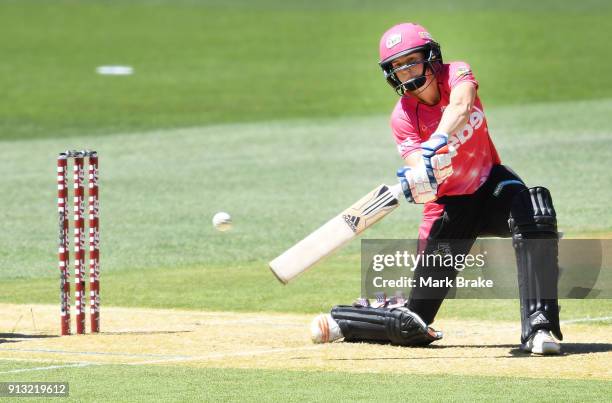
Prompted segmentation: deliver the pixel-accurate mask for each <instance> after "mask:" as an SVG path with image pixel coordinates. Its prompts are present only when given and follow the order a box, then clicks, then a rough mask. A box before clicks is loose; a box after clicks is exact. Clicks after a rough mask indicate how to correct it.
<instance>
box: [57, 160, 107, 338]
mask: <svg viewBox="0 0 612 403" xmlns="http://www.w3.org/2000/svg"><path fill="white" fill-rule="evenodd" d="M70 158H72V159H73V160H74V165H73V182H74V183H73V190H74V191H73V213H74V216H73V225H74V284H75V290H74V294H75V311H76V315H75V316H76V333H77V334H84V333H85V301H84V299H85V219H84V217H83V216H84V213H85V191H84V179H85V167H84V160H85V158H88V159H89V170H88V174H89V175H88V177H89V180H88V188H89V189H88V209H89V223H88V226H89V309H90V310H89V315H90V322H91V326H90V327H91V332H92V333H98V332H99V331H100V230H99V225H100V216H99V207H100V205H99V200H98V153H97V152H95V151H89V150H83V151H76V150H71V151H65V152H62V153H60V154H59V156H58V158H57V210H58V212H59V269H60V311H61V334H62V335H69V334H70V333H71V332H70V258H69V256H70V252H69V248H70V240H69V236H70V224H69V217H68V216H69V212H68V179H67V170H68V159H70Z"/></svg>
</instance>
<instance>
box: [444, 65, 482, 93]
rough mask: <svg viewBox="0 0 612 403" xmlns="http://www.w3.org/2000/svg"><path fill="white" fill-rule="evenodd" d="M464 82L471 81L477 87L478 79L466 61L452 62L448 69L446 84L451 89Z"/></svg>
mask: <svg viewBox="0 0 612 403" xmlns="http://www.w3.org/2000/svg"><path fill="white" fill-rule="evenodd" d="M464 82H470V83H473V84H474V85H475V86H476V89H478V81H476V78H474V73H472V68H471V67H470V65H469V64H467V63H466V62H452V63H451V64H450V66H449V70H448V86H449V87H450V89H451V90H452V89H453V88H455V87H456V86H457V85H459V84H461V83H464Z"/></svg>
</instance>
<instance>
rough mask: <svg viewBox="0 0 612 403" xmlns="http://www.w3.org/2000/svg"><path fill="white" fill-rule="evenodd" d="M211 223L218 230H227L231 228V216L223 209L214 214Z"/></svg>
mask: <svg viewBox="0 0 612 403" xmlns="http://www.w3.org/2000/svg"><path fill="white" fill-rule="evenodd" d="M212 223H213V225H214V226H215V228H216V229H217V230H219V231H229V230H230V229H232V217H231V216H230V215H229V214H227V213H226V212H224V211H221V212H219V213H217V214H215V216H214V217H213V219H212Z"/></svg>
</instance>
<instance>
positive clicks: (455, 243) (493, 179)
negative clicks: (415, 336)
mask: <svg viewBox="0 0 612 403" xmlns="http://www.w3.org/2000/svg"><path fill="white" fill-rule="evenodd" d="M526 188H527V187H526V186H525V184H524V182H523V181H522V180H521V178H520V177H519V176H518V175H517V174H516V173H514V171H512V170H511V169H510V168H508V167H506V166H504V165H494V166H493V168H492V169H491V172H490V174H489V177H488V179H487V180H486V181H485V182H484V183H483V184H482V186H481V187H480V188H479V189H478V190H477V191H476V192H475V193H473V194H470V195H461V196H443V197H441V198H439V199H438V200H436V203H438V204H440V205H442V206H444V210H443V213H442V215H441V216H440V217H439V218H438V219H436V220H435V221H434V223H433V225H432V227H431V230H430V231H429V236H428V237H427V239H422V240H420V241H421V246H422V247H421V249H423V250H424V251H425V252H426V253H432V252H433V251H437V250H440V248H441V247H442V246H441V244H442V243H443V245H444V246H443V248H444V249H445V250H446V251H447V252H450V253H452V254H467V253H469V251H470V249H471V247H472V245H473V244H474V241H475V240H476V238H477V237H479V236H497V237H503V238H507V237H510V236H511V232H510V228H509V226H508V219H509V218H510V207H511V204H512V199H513V198H514V196H515V195H516V194H517V193H518V192H520V191H522V190H524V189H526ZM449 241H450V242H449ZM448 248H450V251H448ZM456 275H457V271H456V270H454V269H453V268H433V269H432V268H431V267H428V268H424V267H422V266H418V267H417V268H416V270H415V272H414V278H415V279H416V280H417V283H419V277H433V278H434V279H437V280H443V279H454V278H455V277H456ZM448 290H449V288H444V287H436V288H433V287H416V288H413V289H412V290H411V293H410V298H409V303H408V308H409V309H410V310H412V311H413V312H416V313H417V314H418V315H419V316H420V317H421V318H422V319H423V320H424V321H425V323H427V324H430V323H432V322H433V320H434V318H435V316H436V314H437V312H438V310H439V309H440V306H441V305H442V301H443V300H444V298H445V297H446V295H447V293H448Z"/></svg>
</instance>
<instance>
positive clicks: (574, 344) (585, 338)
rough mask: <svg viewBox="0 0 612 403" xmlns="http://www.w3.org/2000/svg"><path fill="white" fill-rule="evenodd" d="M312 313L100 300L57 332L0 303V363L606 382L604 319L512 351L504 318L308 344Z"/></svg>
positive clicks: (52, 312) (611, 369) (51, 316)
mask: <svg viewBox="0 0 612 403" xmlns="http://www.w3.org/2000/svg"><path fill="white" fill-rule="evenodd" d="M312 317H313V315H301V314H299V315H298V314H273V313H235V312H201V311H182V310H168V309H140V308H112V307H105V308H104V310H103V314H102V317H101V328H102V330H103V331H102V333H100V334H95V335H90V334H88V335H78V336H77V335H73V336H64V337H59V336H58V334H59V313H58V307H57V306H55V305H11V304H0V328H1V329H2V333H1V334H0V360H3V361H40V362H42V363H53V364H54V365H65V366H71V365H75V366H89V365H104V364H120V365H185V366H192V367H217V368H221V367H223V368H261V369H289V370H316V371H347V372H389V373H394V374H397V373H406V374H417V373H418V374H456V375H489V374H491V373H492V372H494V373H495V374H496V375H497V376H520V377H532V378H552V377H554V378H567V379H603V380H610V379H612V365H610V364H612V334H611V332H610V326H609V325H601V324H599V325H594V324H592V323H586V322H582V323H568V324H565V325H563V332H564V336H565V342H564V344H563V348H564V354H563V355H561V356H554V357H538V356H530V355H528V354H525V353H522V352H521V351H520V350H519V349H518V337H519V333H520V325H519V323H518V321H517V322H516V323H514V322H486V321H466V320H461V321H459V320H450V319H449V320H445V319H441V320H439V321H437V322H436V324H435V325H436V326H435V327H436V329H441V330H443V331H444V339H443V340H441V341H440V342H437V343H435V345H433V346H431V347H429V348H406V347H395V346H388V345H375V344H361V343H342V342H339V343H332V344H326V345H314V344H312V343H311V342H310V339H309V334H308V325H309V323H310V320H311V319H312Z"/></svg>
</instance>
